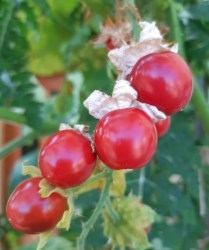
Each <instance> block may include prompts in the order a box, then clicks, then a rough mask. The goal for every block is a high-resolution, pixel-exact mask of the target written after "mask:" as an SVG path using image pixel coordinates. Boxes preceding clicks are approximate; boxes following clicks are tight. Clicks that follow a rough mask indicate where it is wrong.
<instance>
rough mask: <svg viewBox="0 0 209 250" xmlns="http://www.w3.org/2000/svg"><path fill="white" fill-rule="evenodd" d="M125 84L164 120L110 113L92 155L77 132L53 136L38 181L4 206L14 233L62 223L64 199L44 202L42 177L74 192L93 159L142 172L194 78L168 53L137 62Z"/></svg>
mask: <svg viewBox="0 0 209 250" xmlns="http://www.w3.org/2000/svg"><path fill="white" fill-rule="evenodd" d="M127 80H129V81H130V83H131V86H132V87H133V88H134V89H135V90H136V91H137V93H138V100H139V101H140V102H144V103H147V104H150V105H153V106H155V107H157V108H158V109H159V110H160V111H162V112H164V113H165V114H166V115H167V119H165V120H163V121H160V122H159V123H156V124H155V123H154V122H153V120H152V119H151V118H150V117H149V116H148V115H147V114H146V113H145V112H144V111H142V110H140V109H137V108H124V109H118V110H114V111H111V112H109V113H107V114H106V115H105V116H103V117H102V119H101V120H100V121H99V122H98V124H97V126H96V129H95V132H94V146H95V150H96V152H94V151H93V149H92V145H91V141H90V140H89V139H88V138H86V137H85V136H84V135H83V134H82V133H80V132H78V131H75V130H63V131H59V132H57V133H55V134H54V135H52V136H51V137H50V138H49V139H48V141H47V142H46V144H45V145H44V146H43V148H42V149H41V151H40V155H39V167H40V170H41V173H42V177H36V178H30V179H28V180H26V181H24V182H23V183H21V184H20V185H19V186H18V187H17V188H16V189H15V191H14V192H13V193H12V195H11V197H10V199H9V201H8V204H7V211H6V212H7V217H8V219H9V222H10V223H11V224H12V225H13V227H14V228H16V229H17V230H19V231H21V232H23V233H40V232H44V231H47V230H49V229H51V228H53V227H55V226H56V224H57V223H58V222H59V221H60V219H61V218H62V215H63V213H64V211H65V210H66V209H67V201H66V198H65V197H63V196H61V195H60V194H58V193H52V194H51V195H50V196H49V197H47V198H42V197H41V195H40V194H39V190H40V187H39V183H40V181H41V180H42V179H43V178H45V179H46V180H47V181H48V182H49V183H50V184H52V185H54V186H55V187H60V188H62V189H66V188H72V187H74V186H78V185H80V184H82V183H83V182H84V181H86V180H87V179H88V178H89V177H90V176H91V174H92V172H93V170H94V167H95V165H96V157H97V155H98V157H99V158H100V159H101V161H102V162H104V163H105V165H107V167H109V168H111V169H114V170H119V169H137V168H141V167H143V166H145V165H146V164H147V163H148V162H149V161H150V160H151V159H152V157H153V155H154V153H155V151H156V148H157V140H158V136H162V135H163V134H164V133H165V132H166V131H167V130H168V128H169V124H170V115H172V114H174V113H176V112H178V111H180V110H182V109H183V108H184V107H185V106H186V105H187V103H188V102H189V100H190V98H191V94H192V75H191V72H190V69H189V67H188V66H187V64H186V63H185V61H184V60H183V59H182V58H181V57H180V56H179V55H177V54H175V53H172V52H170V51H166V52H159V53H153V54H149V55H147V56H145V57H143V58H141V59H140V60H139V61H138V62H137V63H136V65H135V66H134V67H133V69H132V72H131V73H130V74H129V76H128V79H127ZM156 128H157V129H156Z"/></svg>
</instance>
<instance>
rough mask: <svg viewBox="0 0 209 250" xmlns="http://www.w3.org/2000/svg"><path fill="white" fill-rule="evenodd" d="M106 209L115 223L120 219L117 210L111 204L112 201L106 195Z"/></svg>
mask: <svg viewBox="0 0 209 250" xmlns="http://www.w3.org/2000/svg"><path fill="white" fill-rule="evenodd" d="M106 209H107V212H108V214H109V216H110V217H111V219H112V221H113V223H116V222H118V221H119V220H120V215H119V214H118V213H117V211H116V210H115V209H114V207H113V206H112V202H111V200H110V197H108V199H107V202H106Z"/></svg>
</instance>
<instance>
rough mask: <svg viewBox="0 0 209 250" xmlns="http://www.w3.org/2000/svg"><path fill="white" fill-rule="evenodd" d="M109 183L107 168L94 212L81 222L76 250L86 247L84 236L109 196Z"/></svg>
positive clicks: (110, 178)
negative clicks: (105, 178) (81, 227)
mask: <svg viewBox="0 0 209 250" xmlns="http://www.w3.org/2000/svg"><path fill="white" fill-rule="evenodd" d="M111 184H112V171H111V170H108V172H107V181H106V184H105V186H104V189H103V190H102V192H101V196H100V199H99V202H98V203H97V206H96V208H95V210H94V212H93V213H92V215H91V217H90V218H89V219H88V221H86V222H85V223H84V224H83V230H82V232H81V234H80V236H79V237H78V239H77V250H85V249H86V248H85V242H86V238H87V236H88V234H89V231H90V230H91V229H92V227H93V225H94V224H95V222H96V221H97V219H98V217H99V215H100V214H101V212H102V209H103V207H104V205H105V203H106V201H107V199H108V196H109V190H110V187H111Z"/></svg>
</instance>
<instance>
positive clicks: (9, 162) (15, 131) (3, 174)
mask: <svg viewBox="0 0 209 250" xmlns="http://www.w3.org/2000/svg"><path fill="white" fill-rule="evenodd" d="M0 133H1V141H0V146H1V147H3V146H4V145H5V144H7V143H8V142H10V141H12V140H14V139H16V138H18V137H20V136H21V129H20V126H18V125H16V124H10V123H7V122H1V123H0ZM20 156H21V149H20V148H19V149H16V150H14V151H13V152H11V153H10V154H8V155H7V156H5V157H4V158H3V159H1V160H0V186H1V188H0V213H2V212H4V210H5V206H6V199H7V190H8V181H9V175H10V172H11V169H12V167H13V165H14V163H15V162H16V161H17V160H18V159H19V158H20Z"/></svg>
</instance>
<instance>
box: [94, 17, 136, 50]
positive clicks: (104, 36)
mask: <svg viewBox="0 0 209 250" xmlns="http://www.w3.org/2000/svg"><path fill="white" fill-rule="evenodd" d="M108 41H111V43H112V45H113V47H114V48H119V47H121V46H122V45H124V44H128V43H129V42H130V41H131V24H130V23H129V22H121V23H120V25H118V24H115V23H113V22H112V21H111V20H110V19H108V20H107V22H106V24H105V25H100V35H99V36H98V37H97V38H96V39H95V40H94V41H93V43H94V44H104V43H107V42H108Z"/></svg>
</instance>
